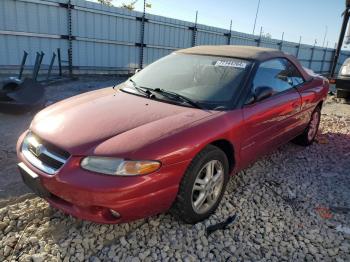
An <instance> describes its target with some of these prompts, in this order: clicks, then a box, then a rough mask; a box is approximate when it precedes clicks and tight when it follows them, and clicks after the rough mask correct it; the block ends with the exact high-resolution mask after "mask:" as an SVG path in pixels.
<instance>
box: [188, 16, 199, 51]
mask: <svg viewBox="0 0 350 262" xmlns="http://www.w3.org/2000/svg"><path fill="white" fill-rule="evenodd" d="M197 19H198V10H197V11H196V20H195V22H194V26H193V27H190V29H191V30H193V32H192V46H195V45H196V42H197Z"/></svg>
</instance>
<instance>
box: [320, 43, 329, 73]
mask: <svg viewBox="0 0 350 262" xmlns="http://www.w3.org/2000/svg"><path fill="white" fill-rule="evenodd" d="M327 47H328V41H327V44H326V48H325V49H324V50H323V57H322V63H321V74H322V73H323V67H324V62H325V60H326V54H327Z"/></svg>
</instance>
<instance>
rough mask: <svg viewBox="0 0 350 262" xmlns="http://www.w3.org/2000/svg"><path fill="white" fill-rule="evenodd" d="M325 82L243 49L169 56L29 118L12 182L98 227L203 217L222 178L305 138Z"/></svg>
mask: <svg viewBox="0 0 350 262" xmlns="http://www.w3.org/2000/svg"><path fill="white" fill-rule="evenodd" d="M328 89H329V84H328V81H327V80H326V79H324V78H322V77H320V76H317V75H309V74H308V73H307V72H306V71H305V70H304V69H303V67H302V66H301V65H300V64H299V62H298V61H297V59H296V58H295V57H293V56H290V55H287V54H285V53H283V52H281V51H278V50H273V49H267V48H258V47H243V46H198V47H193V48H189V49H184V50H179V51H175V52H174V53H172V54H170V55H168V56H166V57H163V58H162V59H160V60H158V61H156V62H154V63H153V64H151V65H149V66H147V67H146V68H145V69H143V70H141V71H140V72H138V73H136V74H135V75H134V76H132V77H131V78H129V79H128V80H127V81H125V82H124V83H122V84H120V85H119V86H117V87H115V88H112V87H109V88H105V89H101V90H97V91H92V92H88V93H85V94H82V95H79V96H75V97H72V98H69V99H67V100H64V101H61V102H58V103H56V104H54V105H51V106H49V107H47V108H46V109H44V110H43V111H41V112H40V113H38V114H37V115H36V116H35V118H34V120H33V121H32V123H31V125H30V127H29V129H28V130H27V131H26V132H25V133H24V134H22V136H21V137H20V138H19V140H18V144H17V152H18V157H19V160H20V163H19V169H20V172H21V175H22V178H23V180H24V182H25V183H26V184H27V185H28V186H29V187H30V188H32V190H33V191H34V192H36V193H37V194H38V195H39V196H41V197H43V198H45V199H46V200H47V201H48V202H49V203H50V204H51V205H52V206H53V207H56V208H58V209H60V210H62V211H64V212H66V213H68V214H72V215H74V216H77V217H79V218H82V219H86V220H91V221H95V222H98V223H120V222H126V221H130V220H134V219H139V218H143V217H147V216H150V215H154V214H157V213H160V212H164V211H166V210H169V209H170V210H171V212H172V213H173V214H174V215H175V216H176V217H178V218H180V219H182V220H183V221H185V222H187V223H196V222H198V221H200V220H203V219H205V218H207V217H208V216H210V214H211V213H212V212H214V211H215V209H216V208H217V206H218V204H219V202H220V200H221V198H222V196H223V194H224V191H225V186H226V184H227V182H228V180H229V177H230V175H233V174H235V173H236V172H238V171H239V170H241V169H243V168H245V167H247V166H248V165H249V164H251V163H252V162H253V161H254V160H256V159H257V158H258V157H260V156H262V155H264V154H266V153H268V152H270V151H271V150H274V149H275V148H277V147H278V146H280V145H282V144H285V143H287V142H288V141H290V140H293V141H295V142H297V143H299V144H301V145H304V146H308V145H310V144H312V142H313V141H314V139H315V136H316V133H317V130H318V126H319V123H320V116H321V108H322V103H323V102H324V100H325V99H326V96H327V92H328Z"/></svg>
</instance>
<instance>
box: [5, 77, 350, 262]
mask: <svg viewBox="0 0 350 262" xmlns="http://www.w3.org/2000/svg"><path fill="white" fill-rule="evenodd" d="M79 83H80V82H79ZM107 83H108V81H107V82H106V84H107ZM82 85H84V83H83V84H82ZM85 86H86V83H85ZM93 86H94V87H96V86H95V85H93ZM106 86H108V85H106ZM57 88H58V89H59V90H60V88H59V87H57ZM82 89H83V90H84V91H85V90H86V89H84V88H82ZM349 108H350V105H345V104H339V103H336V101H335V100H334V99H329V100H328V102H327V103H326V105H325V108H324V111H323V115H322V122H321V127H320V132H319V134H318V137H317V142H316V143H315V144H314V145H312V146H311V147H308V148H303V147H300V146H296V145H294V144H291V143H289V144H287V145H285V146H283V147H281V148H280V149H278V150H277V151H275V152H274V153H272V154H270V155H268V156H266V157H264V158H262V159H261V160H259V161H258V162H256V163H255V164H254V165H252V166H251V167H250V168H248V169H246V170H244V171H243V172H240V173H239V174H237V175H236V176H234V177H232V178H231V180H230V182H229V185H228V188H227V192H226V193H225V196H224V198H223V200H222V202H221V205H220V206H219V208H218V210H217V211H216V213H215V214H214V215H212V216H211V217H210V219H208V220H206V221H204V222H201V223H198V224H196V225H187V224H183V223H182V222H179V221H176V220H175V219H174V218H173V217H172V216H171V215H169V214H161V215H158V216H154V217H151V218H147V219H142V220H138V221H136V222H133V223H128V224H121V225H97V224H94V223H90V222H86V221H81V220H79V219H76V218H73V217H70V216H66V215H64V214H63V213H61V212H60V211H57V210H55V209H53V208H50V207H49V206H48V204H47V203H46V202H45V201H43V200H41V199H40V198H37V197H35V196H34V195H33V194H26V195H21V196H20V197H17V198H12V199H8V200H3V201H2V202H1V201H0V258H4V259H0V260H6V261H11V260H19V261H35V262H39V261H62V260H63V261H84V260H88V261H120V260H122V261H134V262H136V261H155V260H164V261H168V260H169V261H179V260H181V261H182V260H184V261H197V260H219V261H243V260H244V261H255V260H259V261H305V260H306V261H350V210H349V209H344V208H343V209H341V207H348V208H349V207H350V186H349V185H350V171H349V170H350V161H349V159H350V113H348V112H350V110H349ZM344 112H345V113H344ZM0 117H3V116H1V115H0ZM30 118H31V116H20V117H18V119H17V120H16V121H17V122H16V121H15V122H13V125H12V126H10V127H9V128H8V130H15V132H13V133H12V136H11V135H10V134H8V135H7V136H6V137H5V138H1V140H0V141H1V144H0V146H1V147H0V149H1V151H2V153H1V154H2V155H0V161H2V162H0V164H1V167H4V168H3V169H4V170H7V171H3V170H2V171H1V173H0V175H1V176H3V175H6V176H7V177H6V179H7V178H9V177H12V176H16V177H18V174H17V172H16V171H15V168H14V167H12V166H14V164H15V163H16V159H15V154H14V152H13V151H11V150H13V142H14V141H15V139H16V137H17V133H18V132H19V131H20V130H21V129H22V130H23V128H25V127H26V126H27V124H28V122H29V119H30ZM1 128H3V127H1ZM7 139H8V142H7V143H5V142H6V141H7ZM9 143H10V146H9V147H8V145H9ZM3 149H5V150H3ZM6 150H9V152H7V151H6ZM4 158H6V159H7V158H8V160H6V161H7V162H6V161H5V162H4V160H3V159H4ZM4 163H5V164H4ZM1 179H2V180H3V179H4V178H1ZM3 181H4V180H3ZM17 183H18V184H13V185H12V186H13V187H18V186H19V184H20V182H19V180H18V181H17ZM2 190H4V192H7V196H9V192H8V191H6V189H2ZM11 190H12V189H11ZM18 192H22V191H21V190H18ZM10 195H11V194H10ZM14 195H16V194H14ZM2 197H3V198H4V196H2ZM230 215H236V220H235V221H234V222H233V223H232V224H230V225H229V226H228V227H227V228H226V229H225V230H218V231H215V232H214V233H212V234H211V235H207V234H206V227H207V226H209V225H213V224H216V223H218V222H221V221H223V220H225V219H226V218H227V217H228V216H230Z"/></svg>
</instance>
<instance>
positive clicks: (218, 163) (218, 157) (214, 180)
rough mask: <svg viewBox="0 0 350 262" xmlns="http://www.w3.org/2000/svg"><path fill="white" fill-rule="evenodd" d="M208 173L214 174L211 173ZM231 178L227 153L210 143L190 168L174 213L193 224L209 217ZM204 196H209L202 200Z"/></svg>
mask: <svg viewBox="0 0 350 262" xmlns="http://www.w3.org/2000/svg"><path fill="white" fill-rule="evenodd" d="M210 167H212V168H210ZM209 170H213V171H212V172H210V171H209ZM220 170H221V171H220ZM209 173H212V174H213V175H212V176H210V175H209ZM220 174H221V175H220ZM209 177H211V178H210V179H209ZM228 179H229V163H228V160H227V156H226V154H225V153H224V152H223V151H222V150H221V149H219V148H218V147H216V146H213V145H208V146H207V147H205V148H204V149H203V150H202V151H201V152H200V153H199V154H198V155H197V156H196V157H195V158H194V159H193V160H192V162H191V163H190V165H189V167H188V168H187V170H186V172H185V174H184V176H183V178H182V181H181V183H180V186H179V191H178V194H177V197H176V199H175V202H174V204H173V206H172V208H171V210H170V211H171V213H172V214H173V215H174V216H175V217H176V218H179V219H181V220H182V221H184V222H186V223H190V224H195V223H197V222H199V221H202V220H204V219H206V218H208V217H209V216H210V215H211V214H212V213H213V212H214V211H215V210H216V208H217V207H218V205H219V203H220V201H221V199H222V196H223V194H224V192H225V188H226V185H227V182H228ZM199 188H200V189H199ZM204 197H206V198H207V199H205V200H204V201H203V198H204ZM200 203H202V204H201V205H200Z"/></svg>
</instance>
